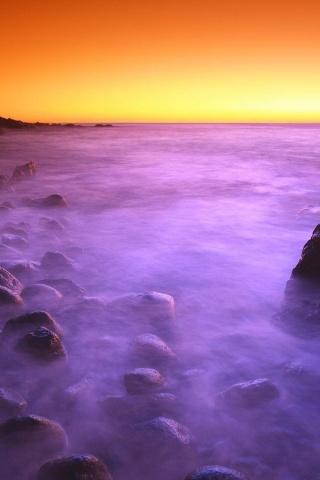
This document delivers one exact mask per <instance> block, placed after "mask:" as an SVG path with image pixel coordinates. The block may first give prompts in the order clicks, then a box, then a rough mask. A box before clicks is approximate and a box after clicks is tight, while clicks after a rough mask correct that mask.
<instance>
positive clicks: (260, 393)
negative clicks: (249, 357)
mask: <svg viewBox="0 0 320 480" xmlns="http://www.w3.org/2000/svg"><path fill="white" fill-rule="evenodd" d="M279 396H280V392H279V390H278V388H277V387H276V386H275V385H274V383H272V382H271V381H270V380H268V379H267V378H259V379H257V380H252V381H250V382H244V383H238V384H236V385H233V386H232V387H230V388H228V389H227V390H225V391H224V392H222V393H220V394H219V395H217V397H216V399H215V406H217V407H227V408H229V407H230V408H234V407H241V408H252V407H260V406H263V405H265V404H266V403H267V402H270V401H272V400H274V399H276V398H278V397H279Z"/></svg>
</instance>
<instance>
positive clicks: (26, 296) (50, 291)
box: [21, 283, 63, 311]
mask: <svg viewBox="0 0 320 480" xmlns="http://www.w3.org/2000/svg"><path fill="white" fill-rule="evenodd" d="M21 297H22V299H23V301H24V302H25V304H26V305H27V307H28V308H29V309H32V310H39V309H41V308H43V306H45V307H46V308H47V309H48V310H53V311H54V310H57V309H58V308H59V307H60V305H61V301H62V298H63V296H62V294H61V293H60V292H58V290H55V289H54V288H52V287H49V285H43V284H40V283H37V284H34V285H29V286H28V287H25V288H24V289H23V290H22V292H21Z"/></svg>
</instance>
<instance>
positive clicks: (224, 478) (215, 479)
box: [185, 465, 249, 480]
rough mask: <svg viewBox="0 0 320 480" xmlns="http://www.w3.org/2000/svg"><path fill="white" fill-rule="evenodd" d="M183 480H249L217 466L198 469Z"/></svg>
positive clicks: (238, 473) (228, 469)
mask: <svg viewBox="0 0 320 480" xmlns="http://www.w3.org/2000/svg"><path fill="white" fill-rule="evenodd" d="M185 480H249V479H248V477H245V476H244V475H243V474H242V473H240V472H237V471H236V470H232V469H231V468H225V467H220V466H219V465H208V466H204V467H199V468H197V469H196V470H194V471H193V472H191V473H189V475H187V476H186V478H185Z"/></svg>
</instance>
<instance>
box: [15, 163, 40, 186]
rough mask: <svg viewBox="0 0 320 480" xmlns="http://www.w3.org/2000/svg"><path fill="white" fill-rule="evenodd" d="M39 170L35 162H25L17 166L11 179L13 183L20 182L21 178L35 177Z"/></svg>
mask: <svg viewBox="0 0 320 480" xmlns="http://www.w3.org/2000/svg"><path fill="white" fill-rule="evenodd" d="M36 171H37V167H36V164H35V162H29V163H25V164H24V165H20V166H19V167H16V168H15V170H14V172H13V174H12V177H11V179H10V182H11V183H16V182H20V181H21V180H25V179H27V178H31V177H34V176H35V174H36Z"/></svg>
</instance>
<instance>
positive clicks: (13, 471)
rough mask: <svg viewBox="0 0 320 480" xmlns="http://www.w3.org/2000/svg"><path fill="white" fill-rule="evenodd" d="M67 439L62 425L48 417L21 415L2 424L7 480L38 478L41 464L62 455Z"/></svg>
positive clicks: (0, 438)
mask: <svg viewBox="0 0 320 480" xmlns="http://www.w3.org/2000/svg"><path fill="white" fill-rule="evenodd" d="M66 443H67V439H66V435H65V433H64V430H63V429H62V428H61V426H60V425H59V424H58V423H56V422H53V421H52V420H49V419H47V418H44V417H39V416H36V415H20V416H17V417H14V418H11V419H9V420H7V421H5V422H4V423H2V424H1V425H0V458H2V459H4V458H5V459H6V462H2V466H1V475H2V476H3V478H4V479H6V480H17V479H29V478H34V476H35V474H36V472H37V471H38V469H39V465H42V464H44V463H45V462H48V461H49V460H51V459H52V458H55V457H57V456H59V455H61V454H62V453H63V451H64V449H65V447H66Z"/></svg>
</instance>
